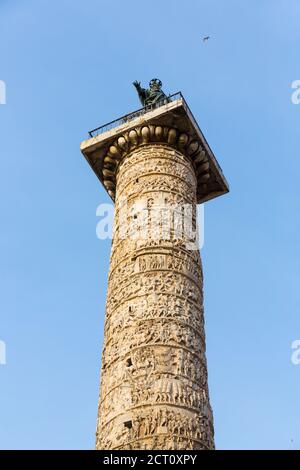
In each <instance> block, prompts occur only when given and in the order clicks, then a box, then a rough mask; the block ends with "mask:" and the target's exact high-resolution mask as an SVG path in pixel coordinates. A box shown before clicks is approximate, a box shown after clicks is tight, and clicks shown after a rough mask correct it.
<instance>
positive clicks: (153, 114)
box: [80, 93, 229, 204]
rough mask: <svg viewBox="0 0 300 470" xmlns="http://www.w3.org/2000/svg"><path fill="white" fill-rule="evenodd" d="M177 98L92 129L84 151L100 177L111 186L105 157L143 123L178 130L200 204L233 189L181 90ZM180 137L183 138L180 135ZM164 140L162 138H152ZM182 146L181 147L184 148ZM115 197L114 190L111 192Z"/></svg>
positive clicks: (102, 181) (82, 146)
mask: <svg viewBox="0 0 300 470" xmlns="http://www.w3.org/2000/svg"><path fill="white" fill-rule="evenodd" d="M173 96H174V97H176V99H175V100H173V101H170V102H168V103H166V104H162V105H161V106H159V107H155V108H151V109H146V108H143V109H141V110H139V111H136V112H134V113H131V114H129V115H127V116H124V117H123V118H120V119H118V120H116V121H113V122H112V123H110V124H108V125H106V126H102V127H101V128H98V129H95V130H94V131H91V133H90V135H95V136H93V137H91V138H90V139H88V140H85V141H83V142H82V143H81V146H80V150H81V152H82V153H83V155H84V156H85V158H86V159H87V161H88V163H89V164H90V166H91V167H92V169H93V171H94V172H95V173H96V175H97V177H98V178H99V180H100V181H101V183H102V184H104V186H105V187H106V189H107V185H106V182H105V176H104V174H103V164H104V159H105V157H106V155H107V153H108V152H109V149H110V148H111V146H112V145H114V144H115V142H116V141H117V139H118V138H119V137H120V136H122V135H128V133H130V131H131V130H133V129H135V128H138V127H139V128H140V127H142V126H161V127H162V128H171V129H174V130H175V131H176V135H177V137H178V138H179V143H178V139H177V141H176V139H175V140H174V142H172V146H175V147H176V148H178V149H179V150H181V151H182V152H183V153H185V154H187V155H189V156H190V158H191V160H192V162H193V164H194V167H195V171H196V176H197V181H198V185H197V203H198V204H201V203H203V202H205V201H208V200H210V199H213V198H215V197H218V196H221V195H222V194H225V193H227V192H228V191H229V186H228V183H227V181H226V179H225V177H224V175H223V172H222V169H221V167H220V166H219V164H218V162H217V160H216V158H215V156H214V154H213V152H212V150H211V148H210V147H209V145H208V143H207V141H206V139H205V137H204V136H203V134H202V132H201V130H200V128H199V126H198V124H197V122H196V120H195V118H194V116H193V114H192V112H191V111H190V109H189V107H188V105H187V103H186V101H185V100H184V98H183V96H182V95H181V93H177V94H176V95H173ZM184 135H186V136H188V140H187V141H186V142H185V143H184V148H183V143H182V144H180V139H181V140H182V142H183V140H185V139H182V138H181V136H184ZM179 136H180V137H179ZM155 141H156V142H158V143H161V142H160V140H159V139H157V140H154V141H151V143H154V142H155ZM180 145H181V147H180ZM109 193H110V196H111V197H112V199H113V200H114V196H113V192H112V191H109Z"/></svg>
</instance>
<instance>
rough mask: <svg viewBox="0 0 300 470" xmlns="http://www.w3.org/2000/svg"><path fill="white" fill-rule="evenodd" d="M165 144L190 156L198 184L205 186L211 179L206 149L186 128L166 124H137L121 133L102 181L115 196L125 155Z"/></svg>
mask: <svg viewBox="0 0 300 470" xmlns="http://www.w3.org/2000/svg"><path fill="white" fill-rule="evenodd" d="M149 143H151V144H152V145H153V144H155V143H157V144H165V145H168V146H169V147H172V148H175V149H176V150H179V151H180V152H181V153H183V154H184V155H187V156H188V157H190V159H191V161H192V162H193V165H194V168H195V172H196V175H197V181H198V184H199V185H201V186H202V188H203V190H205V189H206V188H207V182H208V180H209V179H210V165H209V161H208V155H207V153H206V150H205V149H204V147H203V146H202V145H201V142H200V140H197V139H193V138H192V137H190V136H189V135H188V134H187V133H185V132H180V131H179V130H177V129H175V128H174V127H167V126H154V125H148V126H137V127H135V128H134V129H131V130H130V131H127V132H125V133H123V134H122V135H120V136H119V137H118V138H117V139H116V140H115V141H114V142H113V143H112V144H111V145H110V147H109V149H108V151H107V152H106V154H105V156H104V160H103V169H102V174H103V184H104V186H105V188H106V189H107V192H108V194H109V195H110V196H111V198H112V199H113V200H115V191H116V177H117V172H118V166H119V164H120V162H121V161H122V159H123V158H124V157H125V156H126V155H128V154H129V153H130V152H131V151H133V150H134V149H136V148H137V147H139V146H142V145H147V144H149Z"/></svg>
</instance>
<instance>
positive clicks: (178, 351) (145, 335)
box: [84, 122, 225, 450]
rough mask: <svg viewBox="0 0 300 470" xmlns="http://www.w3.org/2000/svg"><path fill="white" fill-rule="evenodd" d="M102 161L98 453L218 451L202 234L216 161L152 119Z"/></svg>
mask: <svg viewBox="0 0 300 470" xmlns="http://www.w3.org/2000/svg"><path fill="white" fill-rule="evenodd" d="M91 144H92V145H91ZM96 147H97V142H96V145H95V141H94V142H92V143H91V142H90V143H89V144H88V148H93V150H94V149H95V148H96ZM102 147H103V146H102ZM85 148H86V147H85ZM84 153H85V152H84ZM85 154H86V153H85ZM89 157H90V158H95V156H94V157H91V155H89ZM96 158H97V157H96ZM101 160H102V168H101V172H102V173H101V174H102V180H103V183H104V186H105V187H106V189H107V191H108V192H109V194H110V196H111V197H112V198H113V199H114V201H115V226H114V235H113V242H112V249H111V260H110V272H109V282H108V292H107V305H106V318H105V336H104V338H105V339H104V347H103V355H102V371H101V391H100V399H99V413H98V423H97V433H96V448H97V449H118V450H124V449H138V450H139V449H163V450H167V449H169V450H176V449H178V450H184V449H213V448H214V430H213V416H212V410H211V407H210V403H209V393H208V386H207V365H206V357H205V333H204V316H203V291H202V284H203V278H202V267H201V260H200V255H199V251H198V250H197V249H196V247H195V243H194V242H195V239H194V235H195V232H196V203H197V201H198V202H199V192H200V193H201V191H202V192H203V193H208V192H209V191H212V188H213V189H215V188H216V178H215V176H214V175H215V173H214V171H215V167H214V164H215V162H212V160H211V159H209V156H208V154H207V151H206V150H205V148H204V147H203V144H201V143H200V142H199V141H198V142H197V141H196V140H193V139H192V137H191V136H190V135H189V134H187V133H186V132H181V130H180V129H178V128H175V127H169V126H160V125H154V124H151V123H150V124H149V122H148V124H147V125H137V126H135V127H133V126H132V125H131V126H130V129H129V130H128V131H125V132H118V133H117V135H116V136H115V139H114V141H113V142H111V141H110V142H109V145H106V146H105V152H104V153H103V154H102V156H101ZM210 180H212V181H210ZM214 184H215V186H214ZM199 187H200V189H199ZM223 191H224V192H225V189H224V188H223ZM182 222H183V223H182ZM188 224H189V229H191V228H192V233H191V232H190V231H188V230H187V228H188Z"/></svg>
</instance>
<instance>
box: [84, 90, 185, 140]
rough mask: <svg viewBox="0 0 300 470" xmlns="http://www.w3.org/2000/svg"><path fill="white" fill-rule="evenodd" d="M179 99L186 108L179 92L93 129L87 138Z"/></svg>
mask: <svg viewBox="0 0 300 470" xmlns="http://www.w3.org/2000/svg"><path fill="white" fill-rule="evenodd" d="M180 99H182V100H183V102H184V104H185V105H186V106H187V104H186V101H185V99H184V98H183V96H182V93H181V92H180V91H179V92H177V93H174V94H173V95H169V96H167V97H166V98H164V99H163V100H161V101H158V102H157V103H155V104H151V105H148V106H144V107H143V108H140V109H138V110H137V111H133V112H132V113H129V114H125V116H122V117H120V118H118V119H115V120H114V121H111V122H108V123H107V124H104V125H103V126H100V127H96V129H93V130H92V131H90V132H89V136H90V137H96V136H97V135H99V134H102V133H103V132H107V131H110V130H111V129H113V128H114V127H118V126H121V125H122V124H127V123H128V122H130V121H132V120H133V119H136V118H138V117H140V116H143V114H146V113H149V111H153V110H154V109H157V108H160V107H161V106H164V105H165V104H167V103H171V102H172V101H176V100H180Z"/></svg>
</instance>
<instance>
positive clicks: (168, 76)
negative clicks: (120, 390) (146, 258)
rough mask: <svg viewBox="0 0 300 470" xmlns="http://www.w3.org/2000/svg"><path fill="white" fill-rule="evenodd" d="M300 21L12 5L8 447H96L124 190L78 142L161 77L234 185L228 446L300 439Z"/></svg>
mask: <svg viewBox="0 0 300 470" xmlns="http://www.w3.org/2000/svg"><path fill="white" fill-rule="evenodd" d="M299 15H300V4H299V1H297V0H244V1H243V2H242V1H240V0H226V2H225V1H222V0H186V1H185V2H179V1H175V0H164V1H163V2H161V1H157V0H153V1H151V2H141V1H140V0H139V1H136V0H128V1H127V2H124V1H121V0H113V1H101V0H98V1H96V0H85V1H84V2H73V1H71V0H60V1H45V0H27V1H26V2H24V1H21V0H10V1H8V0H0V80H3V81H5V83H6V90H7V97H6V101H7V102H6V104H5V105H0V141H1V153H0V161H1V171H0V191H1V197H0V211H1V231H0V244H1V265H0V274H1V301H0V302H1V304H0V340H2V341H5V343H6V348H7V364H6V365H0V448H2V449H15V448H21V449H90V448H93V446H94V433H95V425H96V414H97V400H98V386H99V371H100V354H101V345H102V339H103V336H102V330H103V320H104V303H105V294H106V286H107V273H108V262H109V251H110V241H109V240H105V241H102V240H99V239H97V237H96V224H97V222H98V219H97V217H96V208H97V206H98V205H99V204H100V203H103V202H109V198H108V196H107V194H106V193H105V191H104V190H103V188H102V186H101V185H100V183H99V182H98V180H97V178H96V177H95V175H94V174H93V173H92V172H91V170H90V168H89V166H88V165H87V163H86V161H85V160H84V158H83V157H82V155H81V154H80V151H79V144H80V141H81V140H83V139H85V138H86V137H87V132H88V130H90V129H92V128H94V127H97V126H98V125H101V124H104V123H105V122H108V121H110V120H112V119H115V118H117V117H119V116H121V115H122V114H125V113H127V112H130V111H132V110H134V109H136V108H138V107H139V102H138V99H137V96H136V94H135V91H134V88H133V87H132V85H131V83H132V82H133V81H134V80H136V79H138V80H141V81H142V83H144V84H146V83H148V81H149V79H151V78H152V77H156V76H157V77H159V78H160V79H161V80H162V81H163V83H164V90H165V92H166V93H173V92H176V91H179V90H181V91H182V92H183V94H184V96H185V98H186V100H187V101H188V103H189V105H190V107H191V109H192V111H193V113H194V115H195V117H196V119H197V120H198V122H199V124H200V127H201V129H202V131H203V132H204V134H205V136H206V138H207V140H208V142H209V144H210V146H211V147H212V149H213V151H214V152H215V155H216V157H217V158H218V160H219V162H220V164H221V166H222V168H223V171H224V174H225V176H226V177H227V179H228V181H229V183H230V188H231V192H230V193H229V195H226V196H224V197H222V198H218V199H215V200H213V201H211V202H209V203H207V204H206V205H205V245H204V248H203V250H202V258H203V264H204V273H205V307H206V333H207V356H208V365H209V384H210V392H211V400H212V406H213V409H214V416H215V432H216V446H217V448H219V449H255V448H256V449H300V435H299V420H300V407H299V386H300V365H298V366H296V365H293V364H292V362H291V355H292V350H291V343H292V341H294V340H295V339H300V320H299V303H300V302H299V301H300V289H299V284H300V269H299V246H298V244H299V230H300V223H299V198H298V186H299V170H300V161H299V119H300V105H294V104H292V102H291V95H292V89H291V84H292V82H293V81H294V80H297V79H300V69H299V50H298V49H299V47H298V45H299V40H300V29H299ZM206 35H210V36H211V39H210V40H209V41H207V42H205V43H203V42H202V37H203V36H206Z"/></svg>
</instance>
